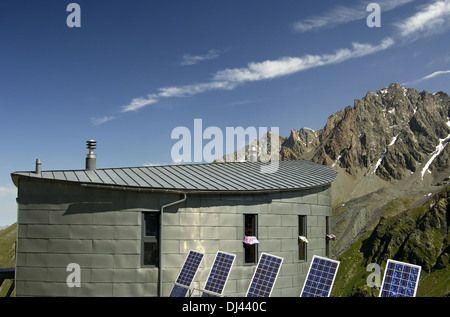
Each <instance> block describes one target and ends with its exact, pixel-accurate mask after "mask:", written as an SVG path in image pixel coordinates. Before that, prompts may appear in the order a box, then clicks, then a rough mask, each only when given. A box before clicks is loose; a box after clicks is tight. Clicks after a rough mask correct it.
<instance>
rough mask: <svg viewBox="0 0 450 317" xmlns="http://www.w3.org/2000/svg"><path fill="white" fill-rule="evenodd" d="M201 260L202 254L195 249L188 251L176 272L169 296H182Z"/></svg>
mask: <svg viewBox="0 0 450 317" xmlns="http://www.w3.org/2000/svg"><path fill="white" fill-rule="evenodd" d="M202 260H203V254H202V253H199V252H196V251H189V254H188V256H187V257H186V260H185V261H184V264H183V267H182V268H181V270H180V274H178V278H177V280H176V281H175V285H174V287H173V289H172V292H171V293H170V297H184V296H186V293H187V291H188V289H189V288H190V287H191V284H192V281H193V280H194V277H195V274H197V270H198V267H199V266H200V263H201V262H202Z"/></svg>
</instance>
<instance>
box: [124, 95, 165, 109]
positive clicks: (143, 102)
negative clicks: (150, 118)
mask: <svg viewBox="0 0 450 317" xmlns="http://www.w3.org/2000/svg"><path fill="white" fill-rule="evenodd" d="M156 97H157V96H156V95H148V96H147V97H146V98H144V97H139V98H134V99H133V100H131V102H130V103H129V104H128V105H126V106H124V107H123V108H122V112H129V111H137V110H139V109H141V108H143V107H145V106H148V105H151V104H154V103H157V102H158V99H157V98H156Z"/></svg>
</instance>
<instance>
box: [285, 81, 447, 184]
mask: <svg viewBox="0 0 450 317" xmlns="http://www.w3.org/2000/svg"><path fill="white" fill-rule="evenodd" d="M449 111H450V97H449V96H448V95H447V94H446V93H443V92H438V93H434V94H430V93H428V92H426V91H423V92H418V91H417V90H415V89H412V88H405V87H403V86H401V85H400V84H398V83H393V84H391V85H389V86H388V87H385V88H383V89H380V90H377V91H376V92H373V91H369V92H367V94H366V96H364V97H363V98H362V99H359V100H358V99H356V100H355V101H354V106H353V107H350V106H348V107H346V108H344V109H342V110H340V111H338V112H336V113H334V114H332V115H331V116H330V117H329V118H328V121H327V123H326V124H325V126H324V128H323V129H322V130H320V131H317V132H314V134H312V133H311V132H308V131H309V130H306V129H300V130H298V131H296V130H292V131H291V135H290V136H289V138H288V139H287V140H286V141H285V142H284V143H283V144H282V149H281V151H280V155H281V159H292V158H305V159H311V160H313V161H315V162H318V163H320V164H324V165H328V166H331V167H336V168H338V167H339V168H341V169H343V170H344V171H345V172H346V173H348V174H349V175H350V176H352V177H360V176H361V175H362V174H363V175H369V174H375V175H376V176H378V177H379V178H381V179H383V180H386V181H390V180H401V179H404V178H405V176H409V175H410V174H411V173H415V172H418V171H420V172H422V171H423V170H424V169H426V171H425V172H424V173H429V172H431V173H432V172H433V171H435V170H436V171H443V170H445V169H447V168H448V167H449V163H450V162H449V152H450V149H449V148H448V147H447V146H446V145H447V143H448V139H449V135H450V120H449V119H448V118H449ZM438 150H439V153H437V151H438ZM434 154H438V155H434ZM431 159H432V161H430V160H431ZM427 163H429V164H428V165H427Z"/></svg>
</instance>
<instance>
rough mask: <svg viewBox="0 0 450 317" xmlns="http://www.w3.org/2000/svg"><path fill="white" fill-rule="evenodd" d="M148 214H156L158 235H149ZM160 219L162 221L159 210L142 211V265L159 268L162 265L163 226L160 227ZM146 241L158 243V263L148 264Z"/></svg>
mask: <svg viewBox="0 0 450 317" xmlns="http://www.w3.org/2000/svg"><path fill="white" fill-rule="evenodd" d="M146 215H154V216H156V217H155V219H156V235H147V219H146ZM160 221H161V216H160V214H159V212H142V222H141V223H142V225H141V267H145V268H159V267H160V261H161V259H160V258H159V255H160V248H161V243H160V232H161V227H160ZM146 243H153V244H155V245H156V250H155V252H156V255H155V256H156V263H152V264H147V263H146V261H145V244H146Z"/></svg>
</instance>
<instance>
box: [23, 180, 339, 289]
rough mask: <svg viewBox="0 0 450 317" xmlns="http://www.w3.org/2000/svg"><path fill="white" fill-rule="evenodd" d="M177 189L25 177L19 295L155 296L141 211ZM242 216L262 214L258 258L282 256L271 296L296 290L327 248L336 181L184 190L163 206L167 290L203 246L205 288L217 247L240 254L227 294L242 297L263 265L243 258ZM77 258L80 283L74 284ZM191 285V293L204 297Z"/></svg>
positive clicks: (200, 281) (155, 277)
mask: <svg viewBox="0 0 450 317" xmlns="http://www.w3.org/2000/svg"><path fill="white" fill-rule="evenodd" d="M180 198H181V197H180V195H179V194H176V193H158V192H150V191H147V192H146V191H142V192H139V191H137V190H124V188H117V189H112V188H111V189H101V188H92V187H86V186H83V185H82V184H80V183H76V182H67V181H59V180H45V179H40V178H38V177H25V176H18V208H19V211H18V237H17V239H18V241H17V257H16V295H17V296H158V295H159V293H158V292H159V286H158V285H159V269H158V268H152V267H142V265H141V263H142V262H141V248H142V213H143V212H159V211H160V208H161V206H163V205H165V204H168V203H170V202H174V201H177V200H179V199H180ZM244 214H257V215H258V240H259V242H260V243H259V245H258V257H259V254H260V253H261V252H268V253H272V254H274V255H278V256H281V257H283V258H284V262H283V266H282V269H281V272H280V275H279V277H278V279H277V283H276V285H275V288H274V291H273V293H272V296H299V294H300V291H301V287H302V286H303V282H304V279H305V276H306V273H307V270H308V268H309V264H310V260H311V258H312V256H313V255H322V256H324V255H326V239H325V234H326V232H325V230H326V220H325V219H326V217H327V216H331V189H330V184H325V185H323V186H320V187H316V188H310V189H298V190H293V191H278V192H267V193H249V194H245V193H240V194H224V193H222V194H219V193H208V194H206V193H205V194H193V193H192V194H190V193H188V194H187V199H186V201H184V202H183V203H181V204H179V205H177V206H173V207H170V208H168V209H166V210H165V211H164V218H163V224H162V230H163V232H162V238H161V240H162V243H161V250H162V259H161V261H162V267H163V268H162V278H163V280H162V287H161V296H168V295H169V293H170V290H171V287H172V286H173V282H174V281H175V279H176V277H177V274H178V272H179V270H180V268H181V266H182V264H183V261H184V259H185V257H186V255H187V253H188V251H189V250H191V249H193V250H197V251H201V252H204V253H205V255H206V256H205V259H204V260H203V262H202V264H201V267H200V270H199V274H197V276H196V279H195V284H194V286H195V287H196V288H198V289H200V288H201V287H202V286H204V284H205V282H206V278H207V275H208V273H209V270H210V268H211V265H212V262H213V260H214V257H215V255H216V252H217V251H219V250H220V251H225V252H230V253H234V254H236V255H237V257H236V261H235V263H234V265H233V269H232V271H231V275H230V278H229V281H228V283H227V285H226V288H225V291H224V295H225V296H244V295H245V293H246V291H247V288H248V285H249V283H250V279H251V277H252V274H253V271H254V269H255V267H256V265H249V264H245V263H244V248H243V243H242V240H243V237H244V216H243V215H244ZM299 215H306V216H307V238H308V240H309V243H308V246H307V261H300V260H298V252H299V251H298V249H299V248H298V243H299V242H298V216H299ZM70 263H77V264H79V265H80V268H81V276H80V277H81V285H80V287H72V288H71V287H68V285H67V283H66V279H67V277H68V276H69V274H70V273H71V272H68V271H67V266H68V265H69V264H70ZM199 294H200V293H199V292H194V295H199Z"/></svg>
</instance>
